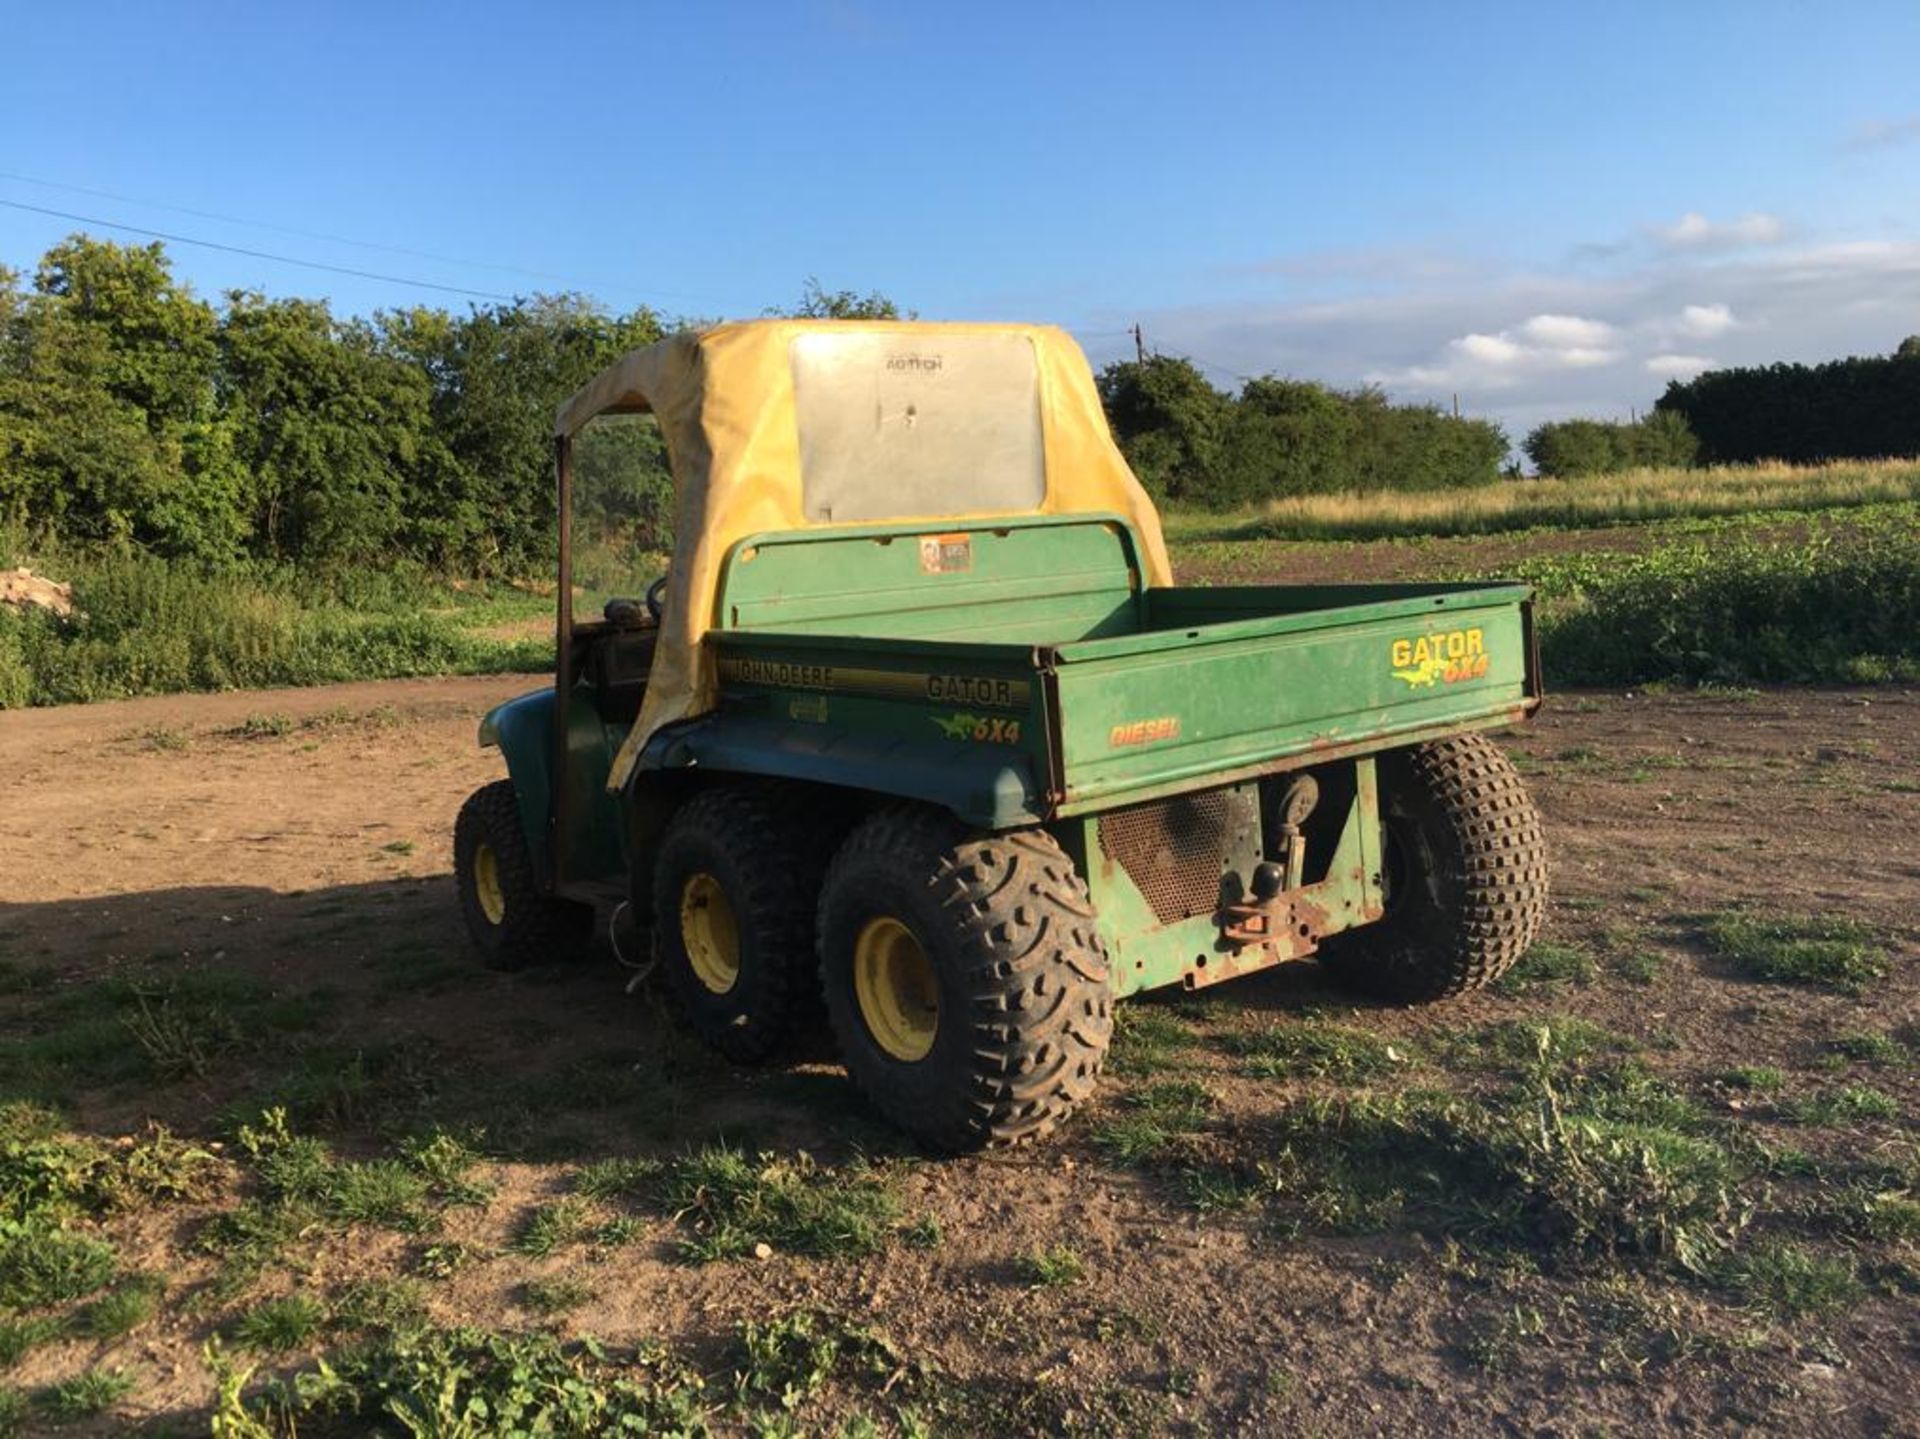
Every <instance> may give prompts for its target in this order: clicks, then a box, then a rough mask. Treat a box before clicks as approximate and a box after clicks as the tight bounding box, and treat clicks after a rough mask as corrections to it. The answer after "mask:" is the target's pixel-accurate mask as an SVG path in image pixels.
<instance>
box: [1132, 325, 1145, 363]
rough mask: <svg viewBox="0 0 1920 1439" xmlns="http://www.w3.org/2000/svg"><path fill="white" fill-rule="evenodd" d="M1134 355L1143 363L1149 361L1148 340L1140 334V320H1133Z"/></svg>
mask: <svg viewBox="0 0 1920 1439" xmlns="http://www.w3.org/2000/svg"><path fill="white" fill-rule="evenodd" d="M1133 357H1134V359H1136V360H1138V361H1139V362H1140V363H1141V364H1143V365H1144V364H1146V362H1147V342H1146V341H1145V340H1144V339H1142V338H1141V336H1140V322H1139V321H1138V320H1135V321H1134V322H1133Z"/></svg>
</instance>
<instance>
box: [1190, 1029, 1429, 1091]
mask: <svg viewBox="0 0 1920 1439" xmlns="http://www.w3.org/2000/svg"><path fill="white" fill-rule="evenodd" d="M1221 1047H1222V1048H1223V1049H1225V1050H1226V1051H1227V1052H1228V1053H1229V1054H1233V1055H1237V1056H1238V1057H1239V1059H1240V1072H1241V1073H1242V1074H1245V1075H1248V1076H1249V1077H1251V1078H1255V1079H1297V1078H1302V1077H1312V1078H1316V1079H1336V1080H1339V1081H1340V1082H1341V1083H1343V1084H1356V1083H1360V1082H1362V1081H1364V1080H1368V1079H1377V1078H1379V1077H1380V1076H1382V1075H1385V1074H1390V1073H1392V1072H1393V1070H1394V1069H1395V1068H1396V1067H1403V1066H1405V1065H1406V1064H1407V1063H1408V1056H1409V1051H1408V1047H1407V1045H1406V1042H1405V1041H1404V1040H1403V1041H1400V1042H1398V1043H1397V1044H1396V1043H1394V1042H1390V1041H1389V1040H1387V1039H1386V1038H1384V1037H1383V1036H1381V1035H1378V1034H1374V1033H1372V1032H1371V1031H1369V1030H1365V1029H1354V1028H1351V1027H1349V1026H1347V1025H1341V1024H1329V1023H1327V1022H1325V1021H1323V1020H1313V1019H1302V1020H1297V1021H1294V1022H1292V1023H1289V1024H1276V1025H1274V1026H1272V1027H1271V1028H1268V1029H1262V1030H1257V1031H1254V1032H1253V1033H1249V1034H1231V1035H1227V1036H1226V1037H1224V1038H1223V1039H1222V1040H1221Z"/></svg>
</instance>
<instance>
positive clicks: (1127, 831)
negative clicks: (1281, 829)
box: [1100, 788, 1260, 924]
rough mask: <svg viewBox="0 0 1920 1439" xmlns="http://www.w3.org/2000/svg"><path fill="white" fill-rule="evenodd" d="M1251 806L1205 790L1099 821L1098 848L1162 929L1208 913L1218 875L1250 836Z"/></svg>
mask: <svg viewBox="0 0 1920 1439" xmlns="http://www.w3.org/2000/svg"><path fill="white" fill-rule="evenodd" d="M1259 822H1260V816H1259V808H1258V801H1257V800H1256V799H1255V798H1254V797H1253V795H1252V794H1251V793H1250V792H1249V791H1247V790H1240V789H1231V788H1229V789H1211V790H1202V791H1200V792H1199V793H1197V794H1183V795H1175V796H1174V797H1173V798H1172V799H1164V800H1156V801H1154V802H1153V803H1151V804H1142V805H1135V806H1134V807H1133V808H1131V809H1118V810H1114V811H1113V812H1112V813H1110V814H1103V815H1101V816H1100V849H1101V851H1102V852H1103V853H1104V854H1105V855H1106V856H1107V858H1108V859H1110V860H1112V861H1114V862H1115V863H1116V864H1118V865H1119V866H1120V867H1121V868H1122V869H1124V870H1126V872H1127V877H1128V878H1129V879H1131V880H1132V881H1133V882H1134V885H1135V886H1136V887H1137V888H1138V889H1139V891H1140V893H1141V894H1143V895H1145V896H1146V899H1147V903H1148V904H1149V905H1151V906H1152V907H1153V913H1154V917H1155V918H1156V919H1158V920H1159V921H1160V923H1162V924H1172V923H1174V922H1175V921H1176V920H1182V919H1190V918H1192V917H1193V916H1194V915H1196V914H1211V913H1212V912H1213V911H1214V910H1215V909H1216V908H1218V906H1219V904H1220V877H1221V875H1222V874H1224V873H1225V872H1226V870H1227V869H1228V868H1229V867H1230V865H1231V858H1230V857H1231V856H1233V855H1235V854H1236V853H1238V851H1239V850H1240V848H1241V847H1242V845H1243V844H1244V843H1245V840H1246V837H1247V835H1248V833H1249V832H1254V833H1257V830H1258V826H1259Z"/></svg>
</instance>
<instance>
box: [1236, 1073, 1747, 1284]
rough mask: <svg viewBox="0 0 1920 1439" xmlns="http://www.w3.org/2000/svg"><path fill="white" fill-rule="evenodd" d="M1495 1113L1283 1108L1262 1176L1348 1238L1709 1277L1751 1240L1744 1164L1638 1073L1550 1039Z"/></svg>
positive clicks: (1404, 1100)
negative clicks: (1739, 1206) (1744, 1233)
mask: <svg viewBox="0 0 1920 1439" xmlns="http://www.w3.org/2000/svg"><path fill="white" fill-rule="evenodd" d="M1538 1055H1539V1058H1538V1061H1537V1063H1536V1066H1535V1068H1534V1069H1533V1071H1532V1072H1531V1073H1530V1074H1529V1075H1528V1076H1527V1077H1526V1078H1525V1079H1524V1080H1523V1081H1522V1082H1521V1084H1520V1085H1519V1086H1518V1087H1517V1088H1516V1090H1515V1091H1514V1092H1513V1093H1512V1094H1510V1095H1509V1096H1507V1097H1505V1098H1504V1099H1502V1101H1501V1102H1499V1103H1498V1104H1495V1105H1483V1104H1481V1103H1479V1102H1477V1101H1474V1100H1470V1099H1465V1098H1462V1097H1460V1096H1456V1095H1450V1094H1436V1093H1428V1092H1413V1093H1408V1094H1400V1095H1393V1096H1387V1097H1382V1096H1375V1095H1360V1096H1355V1097H1327V1096H1319V1097H1315V1098H1312V1099H1308V1100H1303V1101H1300V1102H1297V1103H1295V1104H1293V1105H1290V1106H1288V1108H1287V1109H1285V1110H1283V1111H1282V1113H1281V1115H1280V1116H1279V1118H1278V1119H1277V1121H1276V1122H1275V1125H1274V1130H1273V1134H1272V1137H1271V1143H1270V1146H1269V1153H1270V1154H1271V1156H1272V1157H1271V1159H1268V1160H1264V1161H1263V1162H1262V1167H1261V1171H1260V1172H1261V1173H1262V1175H1263V1177H1264V1178H1265V1179H1266V1180H1267V1181H1268V1183H1269V1184H1270V1185H1271V1188H1272V1192H1273V1194H1274V1196H1275V1197H1276V1199H1277V1201H1278V1202H1279V1204H1280V1205H1281V1208H1282V1211H1283V1213H1291V1214H1293V1215H1294V1216H1295V1218H1296V1222H1299V1223H1311V1224H1315V1225H1318V1226H1321V1227H1325V1228H1330V1229H1333V1230H1336V1231H1366V1230H1375V1229H1380V1228H1382V1227H1385V1226H1388V1225H1390V1224H1399V1225H1406V1226H1410V1227H1412V1228H1414V1229H1417V1230H1424V1231H1427V1232H1430V1233H1433V1234H1436V1235H1444V1236H1447V1237H1452V1238H1464V1237H1469V1236H1470V1237H1473V1238H1474V1239H1476V1240H1477V1241H1478V1242H1482V1243H1496V1244H1501V1245H1505V1246H1509V1247H1514V1248H1519V1249H1531V1248H1534V1247H1536V1246H1537V1247H1541V1248H1544V1249H1545V1250H1546V1251H1547V1252H1549V1253H1553V1254H1563V1255H1594V1254H1614V1253H1622V1252H1624V1253H1641V1254H1650V1255H1656V1256H1660V1257H1662V1258H1665V1259H1668V1260H1670V1261H1672V1262H1674V1263H1676V1264H1678V1265H1679V1266H1680V1267H1682V1268H1685V1269H1698V1268H1700V1267H1701V1266H1702V1265H1703V1264H1704V1263H1705V1262H1706V1261H1707V1260H1708V1259H1710V1258H1711V1257H1712V1256H1714V1255H1716V1254H1717V1253H1719V1252H1720V1251H1721V1250H1722V1249H1723V1248H1724V1247H1725V1246H1726V1245H1727V1244H1728V1243H1730V1242H1731V1239H1732V1237H1733V1235H1734V1233H1735V1232H1736V1231H1737V1228H1738V1223H1737V1215H1736V1207H1735V1202H1734V1187H1735V1184H1736V1181H1737V1178H1738V1174H1739V1168H1738V1165H1737V1164H1736V1162H1735V1160H1734V1158H1733V1156H1732V1155H1731V1154H1730V1153H1729V1152H1727V1151H1726V1150H1725V1149H1723V1148H1721V1147H1720V1146H1719V1145H1718V1144H1716V1143H1714V1142H1713V1141H1712V1140H1711V1139H1709V1138H1706V1137H1703V1136H1701V1135H1699V1134H1695V1133H1692V1132H1689V1131H1690V1130H1692V1129H1693V1128H1695V1127H1696V1120H1697V1116H1696V1115H1695V1114H1694V1113H1693V1112H1692V1111H1691V1109H1690V1108H1688V1107H1687V1106H1685V1104H1684V1102H1683V1101H1678V1100H1677V1099H1676V1097H1675V1096H1674V1095H1673V1094H1672V1093H1671V1091H1667V1090H1665V1089H1664V1087H1662V1086H1659V1085H1657V1084H1650V1083H1649V1077H1646V1076H1644V1075H1636V1074H1635V1073H1634V1072H1633V1071H1631V1070H1624V1071H1623V1070H1621V1069H1609V1070H1602V1071H1600V1072H1599V1073H1598V1074H1587V1073H1584V1072H1582V1071H1581V1070H1579V1069H1578V1068H1577V1067H1576V1066H1574V1065H1573V1064H1571V1063H1569V1062H1568V1061H1567V1060H1566V1059H1564V1058H1562V1057H1560V1056H1557V1055H1556V1054H1555V1052H1554V1051H1553V1049H1552V1048H1551V1045H1550V1041H1548V1040H1542V1041H1541V1045H1540V1048H1539V1050H1538Z"/></svg>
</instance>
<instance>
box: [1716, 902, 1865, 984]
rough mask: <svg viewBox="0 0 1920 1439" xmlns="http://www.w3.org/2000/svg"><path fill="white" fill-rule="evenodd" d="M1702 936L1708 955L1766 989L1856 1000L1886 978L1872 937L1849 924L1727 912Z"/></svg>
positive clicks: (1860, 927)
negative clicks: (1792, 987) (1833, 993)
mask: <svg viewBox="0 0 1920 1439" xmlns="http://www.w3.org/2000/svg"><path fill="white" fill-rule="evenodd" d="M1701 934H1702V937H1703V938H1704V939H1705V940H1706V943H1707V947H1708V949H1709V950H1710V951H1712V953H1714V954H1715V955H1717V956H1719V957H1720V958H1721V959H1724V960H1727V961H1729V962H1730V963H1731V964H1733V966H1734V967H1735V968H1736V969H1738V970H1739V971H1740V972H1741V973H1742V974H1744V975H1746V976H1747V977H1749V978H1751V979H1759V980H1764V981H1766V982H1767V983H1769V984H1797V985H1810V986H1815V987H1818V988H1822V989H1833V990H1838V991H1840V992H1841V993H1843V994H1859V993H1861V992H1862V991H1864V990H1865V989H1866V988H1867V987H1868V986H1869V985H1871V984H1873V983H1875V982H1876V981H1878V980H1880V979H1882V978H1883V977H1884V976H1885V975H1886V972H1887V960H1886V955H1885V952H1884V950H1883V949H1882V948H1881V945H1880V943H1879V941H1878V939H1877V937H1876V936H1875V934H1874V932H1873V931H1872V930H1871V929H1869V928H1868V927H1867V926H1866V925H1863V924H1859V923H1856V922H1855V921H1853V920H1847V919H1838V918H1828V917H1824V916H1796V915H1766V914H1754V913H1749V912H1747V911H1745V910H1728V911H1726V912H1724V913H1721V914H1716V915H1710V916H1708V918H1707V919H1706V921H1705V923H1704V924H1703V925H1702V927H1701Z"/></svg>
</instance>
